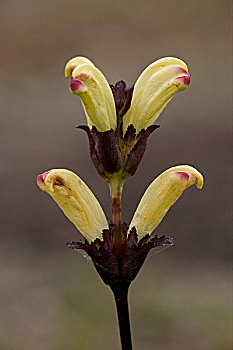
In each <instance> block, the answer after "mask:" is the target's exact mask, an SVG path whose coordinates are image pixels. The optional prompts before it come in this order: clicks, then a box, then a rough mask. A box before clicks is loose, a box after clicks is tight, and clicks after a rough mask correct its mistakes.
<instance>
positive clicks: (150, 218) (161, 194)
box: [129, 165, 203, 239]
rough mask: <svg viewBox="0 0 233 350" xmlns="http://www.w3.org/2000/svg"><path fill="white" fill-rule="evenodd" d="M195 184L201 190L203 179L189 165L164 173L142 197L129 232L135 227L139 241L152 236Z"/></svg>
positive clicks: (179, 166) (176, 167)
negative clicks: (185, 191)
mask: <svg viewBox="0 0 233 350" xmlns="http://www.w3.org/2000/svg"><path fill="white" fill-rule="evenodd" d="M194 184H196V186H197V188H199V189H201V188H202V186H203V177H202V175H201V174H200V173H199V171H197V170H196V169H195V168H193V167H191V166H189V165H178V166H175V167H172V168H170V169H168V170H166V171H164V172H163V173H162V174H161V175H159V176H158V177H157V178H156V179H155V180H154V181H153V182H152V183H151V184H150V186H149V187H148V188H147V190H146V191H145V193H144V195H143V196H142V199H141V201H140V203H139V205H138V207H137V209H136V212H135V214H134V217H133V219H132V221H131V223H130V227H129V230H130V229H132V228H133V227H134V226H135V227H136V230H137V235H138V237H139V239H140V238H142V237H144V236H145V235H146V234H151V233H152V232H153V231H154V229H155V228H156V227H157V226H158V225H159V224H160V222H161V221H162V219H163V217H164V216H165V214H166V213H167V211H168V210H169V208H170V207H171V206H172V205H173V204H174V203H175V202H176V201H177V200H178V198H179V197H180V196H181V195H182V193H183V192H184V190H186V189H187V188H188V187H190V186H192V185H194Z"/></svg>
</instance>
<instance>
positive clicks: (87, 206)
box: [37, 57, 203, 285]
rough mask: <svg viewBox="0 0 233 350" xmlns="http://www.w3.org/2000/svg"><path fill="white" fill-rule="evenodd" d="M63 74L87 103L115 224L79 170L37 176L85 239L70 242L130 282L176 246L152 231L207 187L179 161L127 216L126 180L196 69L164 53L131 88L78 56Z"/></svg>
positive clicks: (111, 275) (110, 279) (106, 275)
mask: <svg viewBox="0 0 233 350" xmlns="http://www.w3.org/2000/svg"><path fill="white" fill-rule="evenodd" d="M65 76H66V78H69V77H71V83H70V90H71V92H72V93H73V94H75V95H77V96H78V97H79V98H80V99H81V101H82V104H83V108H84V111H85V114H86V118H87V124H88V125H82V126H80V127H79V128H81V129H83V130H84V131H85V132H86V133H87V136H88V139H89V148H90V156H91V159H92V162H93V164H94V166H95V168H96V170H97V171H98V173H99V174H100V176H101V177H103V179H104V180H105V181H107V183H108V184H109V188H110V194H111V208H112V220H111V223H110V224H108V220H107V219H106V216H105V214H104V211H103V209H102V208H101V206H100V204H99V202H98V200H97V199H96V197H95V196H94V194H93V193H92V191H91V190H90V189H89V188H88V186H87V185H86V184H85V183H84V182H83V181H82V180H81V179H80V178H79V177H78V176H77V175H76V174H74V173H73V172H71V171H69V170H65V169H52V170H50V171H46V172H45V173H43V174H41V175H39V176H38V177H37V183H38V186H39V187H40V188H41V189H42V190H43V191H45V192H47V193H48V194H49V195H51V197H52V198H53V199H54V200H55V201H56V203H57V204H58V206H59V207H60V208H61V209H62V211H63V212H64V214H65V215H66V216H67V217H68V219H69V220H70V221H71V222H72V223H73V224H74V225H75V226H76V227H77V229H78V230H79V231H80V232H81V234H82V235H83V236H84V238H85V242H70V243H69V244H68V246H69V247H71V248H73V249H84V250H85V251H86V252H87V253H88V254H89V255H90V256H91V258H92V260H93V262H94V264H95V266H96V269H97V271H98V272H99V274H100V275H101V277H102V279H103V280H104V282H105V283H106V284H109V285H114V284H115V283H117V282H119V280H124V281H126V282H127V283H130V282H131V281H132V280H133V279H134V278H135V276H136V274H137V272H138V271H139V269H140V267H141V266H142V264H143V262H144V260H145V258H146V256H147V254H148V252H149V250H150V249H151V248H153V247H155V246H159V245H171V244H173V240H172V239H171V238H166V237H164V236H162V237H160V238H158V237H157V236H152V233H153V231H154V230H155V229H156V227H157V226H158V225H159V223H160V222H161V220H162V219H163V217H164V216H165V214H166V213H167V211H168V210H169V209H170V207H171V206H172V205H173V204H174V203H175V202H176V201H177V200H178V198H179V197H180V196H181V195H182V193H183V192H184V190H185V189H187V188H188V187H190V186H192V185H194V184H195V185H196V186H197V188H199V189H200V188H202V185H203V177H202V175H201V174H200V172H199V171H197V170H196V169H195V168H193V167H191V166H188V165H177V166H174V167H172V168H170V169H168V170H166V171H164V172H163V173H162V174H160V175H159V176H158V177H157V178H156V179H155V180H154V181H153V182H152V183H151V184H150V186H149V187H148V188H147V190H146V191H145V193H144V195H143V196H142V198H141V201H140V203H139V205H138V207H137V209H136V211H135V214H134V216H133V219H132V221H131V223H130V224H129V225H127V224H125V223H124V224H122V222H121V193H122V189H123V184H124V182H125V180H126V179H127V178H129V177H131V176H132V175H134V173H135V172H136V170H137V167H138V165H139V163H140V161H141V159H142V157H143V155H144V152H145V150H146V146H147V141H148V137H149V136H150V134H151V133H152V132H153V131H154V130H155V129H157V128H158V125H154V122H155V121H156V119H157V118H158V117H159V115H160V114H161V112H162V111H163V109H164V108H165V107H166V105H167V103H168V102H169V101H170V100H171V99H172V98H173V97H174V96H175V95H176V94H177V93H178V92H180V91H183V90H185V89H186V88H187V87H188V86H189V83H190V74H189V73H188V68H187V66H186V64H185V63H184V62H183V61H181V60H180V59H178V58H172V57H166V58H162V59H159V60H157V61H155V62H154V63H152V64H150V65H149V66H148V67H147V68H146V69H145V70H144V71H143V72H142V74H141V75H140V76H139V78H138V80H137V81H136V83H135V85H134V86H132V87H128V88H127V87H126V84H125V83H124V81H119V82H117V83H116V84H115V85H109V84H108V82H107V80H106V78H105V77H104V75H103V74H102V73H101V72H100V71H99V69H98V68H97V67H96V66H95V65H94V64H93V63H92V62H91V61H90V60H89V59H87V58H84V57H75V58H73V59H71V60H70V61H69V62H68V63H67V65H66V67H65Z"/></svg>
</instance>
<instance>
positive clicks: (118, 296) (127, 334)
mask: <svg viewBox="0 0 233 350" xmlns="http://www.w3.org/2000/svg"><path fill="white" fill-rule="evenodd" d="M111 289H112V291H113V294H114V298H115V302H116V308H117V315H118V324H119V329H120V337H121V347H122V350H132V349H133V348H132V340H131V330H130V320H129V307H128V290H129V284H128V283H125V282H121V283H117V284H116V285H113V286H111Z"/></svg>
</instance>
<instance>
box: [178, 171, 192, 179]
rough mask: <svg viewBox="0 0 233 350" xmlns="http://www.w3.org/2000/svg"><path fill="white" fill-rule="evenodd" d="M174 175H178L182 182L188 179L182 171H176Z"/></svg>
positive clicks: (187, 175)
mask: <svg viewBox="0 0 233 350" xmlns="http://www.w3.org/2000/svg"><path fill="white" fill-rule="evenodd" d="M176 175H178V176H179V177H180V179H182V180H187V181H188V179H189V174H188V173H185V172H184V171H177V172H176Z"/></svg>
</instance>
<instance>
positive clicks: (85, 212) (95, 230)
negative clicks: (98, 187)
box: [37, 169, 108, 242]
mask: <svg viewBox="0 0 233 350" xmlns="http://www.w3.org/2000/svg"><path fill="white" fill-rule="evenodd" d="M37 184H38V186H39V187H40V188H41V189H42V190H43V191H45V192H47V193H48V194H49V195H50V196H51V197H52V198H53V199H54V200H55V202H56V203H57V204H58V206H59V207H60V208H61V210H62V211H63V212H64V214H65V215H66V216H67V218H68V219H69V220H70V221H71V222H72V223H73V224H74V225H75V226H76V227H77V229H78V230H79V231H80V232H81V233H82V235H83V236H84V237H85V238H86V239H87V241H88V242H91V241H94V240H95V239H96V238H99V239H102V234H101V233H102V230H103V229H106V228H108V223H107V220H106V217H105V214H104V212H103V209H102V208H101V206H100V204H99V202H98V200H97V199H96V197H95V196H94V194H93V193H92V191H91V190H90V189H89V187H88V186H87V185H86V184H85V183H84V182H83V181H82V180H81V179H80V178H79V177H78V176H77V175H76V174H74V173H73V172H72V171H69V170H66V169H52V170H50V171H48V172H46V173H44V174H42V175H39V176H38V177H37Z"/></svg>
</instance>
